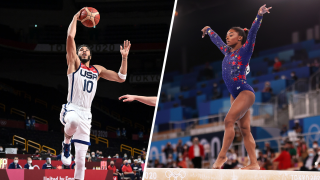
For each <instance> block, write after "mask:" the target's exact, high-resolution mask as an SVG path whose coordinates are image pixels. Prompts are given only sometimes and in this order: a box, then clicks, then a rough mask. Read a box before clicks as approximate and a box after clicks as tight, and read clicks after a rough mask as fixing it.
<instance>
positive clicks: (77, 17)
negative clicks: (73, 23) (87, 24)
mask: <svg viewBox="0 0 320 180" xmlns="http://www.w3.org/2000/svg"><path fill="white" fill-rule="evenodd" d="M84 8H86V7H83V8H82V9H80V11H78V12H77V13H76V14H75V15H74V17H75V18H76V19H77V20H78V21H80V19H79V18H80V14H81V11H82V10H83V9H84Z"/></svg>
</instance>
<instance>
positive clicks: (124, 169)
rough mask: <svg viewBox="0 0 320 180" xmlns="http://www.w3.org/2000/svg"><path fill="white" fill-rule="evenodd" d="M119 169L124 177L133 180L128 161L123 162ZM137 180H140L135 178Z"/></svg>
mask: <svg viewBox="0 0 320 180" xmlns="http://www.w3.org/2000/svg"><path fill="white" fill-rule="evenodd" d="M121 169H122V173H123V175H124V177H130V178H131V180H134V179H135V176H134V173H133V171H132V168H131V166H130V164H129V163H128V160H124V165H123V166H122V168H121ZM137 179H138V180H140V177H137Z"/></svg>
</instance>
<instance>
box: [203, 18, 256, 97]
mask: <svg viewBox="0 0 320 180" xmlns="http://www.w3.org/2000/svg"><path fill="white" fill-rule="evenodd" d="M261 22H262V16H260V15H257V17H256V19H255V20H254V21H253V24H252V26H251V29H250V31H249V34H248V37H247V41H246V43H245V44H243V46H242V47H241V48H240V49H238V50H237V51H233V52H231V47H229V46H227V45H226V44H225V43H224V42H223V41H222V39H221V38H220V37H219V35H218V34H217V33H216V32H214V31H213V30H212V29H211V28H208V29H207V32H208V34H209V36H210V39H211V41H212V42H213V43H214V44H215V45H216V46H217V47H218V48H219V49H220V50H221V52H222V53H223V54H224V55H225V57H224V59H223V61H222V78H223V80H224V82H225V83H226V86H227V89H228V90H229V92H230V93H231V95H232V96H233V98H234V99H236V97H237V96H238V95H239V93H240V92H241V91H243V90H249V91H252V92H253V93H254V90H253V88H252V87H251V86H250V85H249V84H247V81H246V75H247V74H248V73H249V71H250V69H249V60H250V58H251V55H252V53H253V49H254V44H255V39H256V35H257V32H258V29H259V27H260V25H261Z"/></svg>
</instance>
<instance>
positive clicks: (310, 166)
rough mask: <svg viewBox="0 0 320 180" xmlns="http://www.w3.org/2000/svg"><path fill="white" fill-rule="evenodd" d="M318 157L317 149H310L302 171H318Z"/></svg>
mask: <svg viewBox="0 0 320 180" xmlns="http://www.w3.org/2000/svg"><path fill="white" fill-rule="evenodd" d="M317 159H318V153H317V154H315V151H314V150H313V149H312V148H310V149H308V157H306V158H305V159H304V161H303V166H302V167H301V168H300V171H317V170H318V169H316V168H315V162H316V161H317Z"/></svg>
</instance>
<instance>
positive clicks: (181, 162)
mask: <svg viewBox="0 0 320 180" xmlns="http://www.w3.org/2000/svg"><path fill="white" fill-rule="evenodd" d="M177 163H178V164H177V165H178V167H179V168H187V167H188V166H187V162H186V158H184V157H183V155H182V154H178V161H177Z"/></svg>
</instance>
